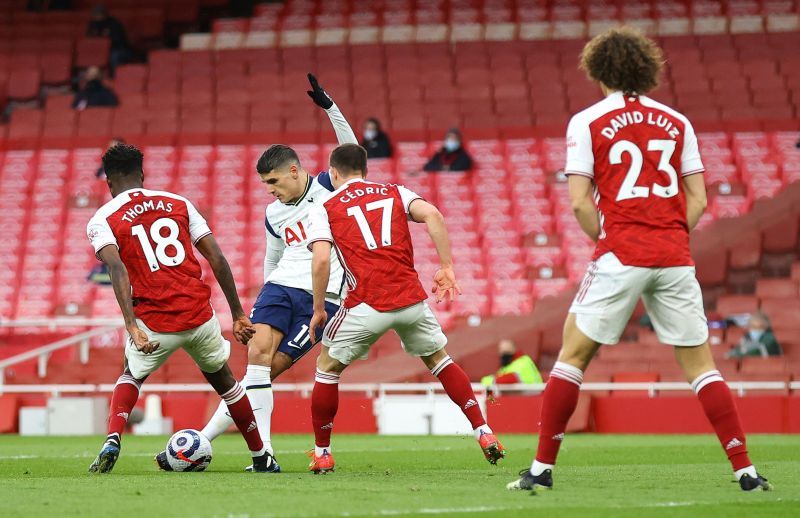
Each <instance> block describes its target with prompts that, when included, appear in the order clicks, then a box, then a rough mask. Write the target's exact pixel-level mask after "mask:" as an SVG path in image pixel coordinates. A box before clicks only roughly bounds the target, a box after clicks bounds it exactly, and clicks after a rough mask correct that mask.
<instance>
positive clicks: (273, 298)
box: [250, 282, 339, 362]
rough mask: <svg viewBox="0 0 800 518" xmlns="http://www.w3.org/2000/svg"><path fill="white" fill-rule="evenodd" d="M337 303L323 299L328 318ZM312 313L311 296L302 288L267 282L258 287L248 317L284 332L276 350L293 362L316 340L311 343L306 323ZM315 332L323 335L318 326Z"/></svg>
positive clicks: (336, 309) (312, 303)
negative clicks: (256, 295) (259, 290)
mask: <svg viewBox="0 0 800 518" xmlns="http://www.w3.org/2000/svg"><path fill="white" fill-rule="evenodd" d="M338 310H339V306H337V305H336V304H333V303H331V302H326V303H325V311H327V312H328V319H331V318H333V315H334V313H336V312H337V311H338ZM313 314H314V298H313V297H312V296H311V294H310V293H308V292H307V291H305V290H301V289H298V288H287V287H286V286H280V285H278V284H272V283H270V282H268V283H267V284H265V285H264V287H263V288H261V293H259V294H258V298H257V299H256V303H255V304H254V305H253V311H251V312H250V320H251V321H252V322H253V323H254V324H266V325H268V326H270V327H272V328H274V329H277V330H278V331H280V332H281V333H283V340H281V343H280V345H279V346H278V350H279V351H280V352H282V353H285V354H288V355H289V357H290V358H291V359H292V362H296V361H297V360H299V359H300V358H302V357H303V355H305V354H306V353H307V352H308V351H310V350H311V349H313V348H314V346H315V345H316V343H311V336H310V335H309V334H308V323H309V322H310V321H311V316H312V315H313ZM317 336H318V337H322V329H319V330H317Z"/></svg>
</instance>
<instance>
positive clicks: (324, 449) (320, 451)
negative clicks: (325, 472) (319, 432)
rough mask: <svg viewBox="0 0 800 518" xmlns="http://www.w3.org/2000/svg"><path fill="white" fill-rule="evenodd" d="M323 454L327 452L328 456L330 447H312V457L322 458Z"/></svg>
mask: <svg viewBox="0 0 800 518" xmlns="http://www.w3.org/2000/svg"><path fill="white" fill-rule="evenodd" d="M325 452H328V454H330V453H331V447H330V446H316V445H315V446H314V455H316V456H317V457H322V456H323V455H325Z"/></svg>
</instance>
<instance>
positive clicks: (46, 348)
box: [0, 326, 119, 393]
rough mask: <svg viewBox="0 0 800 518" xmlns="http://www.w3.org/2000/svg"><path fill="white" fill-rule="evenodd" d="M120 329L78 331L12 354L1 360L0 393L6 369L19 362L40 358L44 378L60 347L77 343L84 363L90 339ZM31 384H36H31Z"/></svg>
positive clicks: (41, 374) (39, 362) (39, 363)
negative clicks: (51, 358)
mask: <svg viewBox="0 0 800 518" xmlns="http://www.w3.org/2000/svg"><path fill="white" fill-rule="evenodd" d="M118 329H119V327H117V326H115V327H100V328H99V329H93V330H91V331H86V332H83V333H78V334H77V335H74V336H70V337H68V338H64V339H62V340H58V341H56V342H53V343H51V344H47V345H43V346H41V347H37V348H35V349H31V350H30V351H25V352H24V353H20V354H18V355H16V356H12V357H11V358H6V359H5V360H0V393H2V392H3V391H4V390H6V387H5V369H7V368H8V367H12V366H14V365H17V364H19V363H23V362H26V361H28V360H32V359H34V358H36V359H37V360H38V366H37V373H38V374H39V377H40V378H43V377H45V376H47V362H48V361H49V359H50V355H51V354H52V353H53V352H55V351H58V350H60V349H65V348H67V347H74V346H76V345H77V346H78V347H79V351H78V355H79V359H80V362H81V363H82V364H86V363H88V362H89V340H91V339H92V338H94V337H95V336H100V335H103V334H105V333H108V332H109V331H116V330H118ZM17 386H25V385H17ZM31 386H36V385H31Z"/></svg>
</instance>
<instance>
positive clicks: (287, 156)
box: [256, 144, 300, 174]
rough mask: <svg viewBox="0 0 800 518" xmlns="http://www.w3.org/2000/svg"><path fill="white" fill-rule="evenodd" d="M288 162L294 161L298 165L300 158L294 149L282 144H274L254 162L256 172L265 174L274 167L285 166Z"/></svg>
mask: <svg viewBox="0 0 800 518" xmlns="http://www.w3.org/2000/svg"><path fill="white" fill-rule="evenodd" d="M289 162H294V163H296V164H297V166H298V167H300V159H299V158H298V157H297V153H296V152H295V150H294V149H292V148H290V147H289V146H284V145H283V144H274V145H272V146H270V147H269V149H267V150H266V151H264V153H263V154H262V155H261V158H259V159H258V163H257V164H256V171H257V172H258V174H267V173H269V172H270V171H272V170H274V169H278V168H280V167H283V166H285V165H286V164H288V163H289Z"/></svg>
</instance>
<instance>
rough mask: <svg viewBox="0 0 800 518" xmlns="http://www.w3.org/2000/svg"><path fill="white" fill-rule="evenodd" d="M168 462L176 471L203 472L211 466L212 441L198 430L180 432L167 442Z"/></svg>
mask: <svg viewBox="0 0 800 518" xmlns="http://www.w3.org/2000/svg"><path fill="white" fill-rule="evenodd" d="M167 462H168V463H169V465H170V466H172V469H173V470H174V471H203V470H205V469H206V468H207V467H208V465H209V464H211V441H209V440H208V439H206V437H205V436H204V435H203V434H202V433H200V432H198V431H197V430H191V429H186V430H180V431H178V432H175V434H174V435H173V436H172V437H170V438H169V441H168V442H167Z"/></svg>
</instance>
